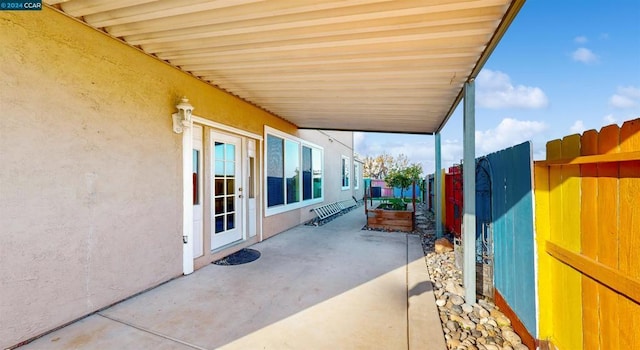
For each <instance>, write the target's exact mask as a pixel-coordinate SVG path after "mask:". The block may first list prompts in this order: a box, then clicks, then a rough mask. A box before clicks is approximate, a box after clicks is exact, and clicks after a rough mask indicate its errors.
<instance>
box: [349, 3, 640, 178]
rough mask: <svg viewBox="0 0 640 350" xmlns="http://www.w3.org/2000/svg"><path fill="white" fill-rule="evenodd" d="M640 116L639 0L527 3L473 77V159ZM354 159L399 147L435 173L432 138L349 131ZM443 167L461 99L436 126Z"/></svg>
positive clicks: (458, 123)
mask: <svg viewBox="0 0 640 350" xmlns="http://www.w3.org/2000/svg"><path fill="white" fill-rule="evenodd" d="M638 117H640V1H638V0H615V1H607V0H582V1H578V0H562V1H552V0H529V1H527V2H526V3H525V5H524V6H523V8H522V9H521V10H520V13H519V14H518V16H517V17H516V19H515V20H514V22H513V23H512V24H511V26H510V27H509V30H508V31H507V33H506V34H505V36H504V37H503V38H502V40H501V42H500V44H499V45H498V47H497V48H496V50H495V51H494V52H493V54H492V55H491V58H490V59H489V60H488V61H487V63H486V64H485V66H484V68H483V70H482V72H481V73H480V75H479V76H478V78H477V79H476V130H477V131H476V155H477V156H480V155H483V154H488V153H491V152H494V151H497V150H500V149H503V148H506V147H509V146H512V145H515V144H518V143H521V142H524V141H528V140H530V141H532V142H533V147H534V158H535V159H543V158H544V147H545V144H546V142H547V141H549V140H553V139H557V138H561V137H563V136H565V135H569V134H573V133H581V132H583V131H584V130H588V129H600V128H601V127H603V126H605V125H609V124H613V123H617V124H619V125H621V124H622V122H624V121H626V120H630V119H635V118H638ZM355 146H356V152H357V153H358V154H360V155H362V156H366V155H371V156H374V155H377V154H381V153H382V152H384V151H386V152H387V153H390V154H392V155H397V154H400V153H404V154H405V155H407V156H408V157H409V159H410V160H411V161H412V162H419V163H422V164H423V169H424V170H425V173H431V172H433V169H434V157H435V155H434V138H433V136H424V135H403V136H402V137H398V135H397V134H394V135H388V134H375V133H356V135H355ZM442 148H443V149H442V158H443V166H444V167H448V166H450V165H451V164H453V163H458V162H459V161H460V159H461V158H462V104H461V105H460V106H458V109H457V110H456V112H455V113H454V115H453V116H452V117H451V119H450V120H449V122H448V123H447V125H446V126H445V128H444V129H443V130H442Z"/></svg>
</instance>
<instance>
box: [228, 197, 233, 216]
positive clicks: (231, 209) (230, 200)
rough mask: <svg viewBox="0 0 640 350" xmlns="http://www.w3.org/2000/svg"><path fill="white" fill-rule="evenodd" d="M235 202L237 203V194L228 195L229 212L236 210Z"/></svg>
mask: <svg viewBox="0 0 640 350" xmlns="http://www.w3.org/2000/svg"><path fill="white" fill-rule="evenodd" d="M234 203H235V196H229V197H227V213H228V212H230V211H234V210H235V208H234Z"/></svg>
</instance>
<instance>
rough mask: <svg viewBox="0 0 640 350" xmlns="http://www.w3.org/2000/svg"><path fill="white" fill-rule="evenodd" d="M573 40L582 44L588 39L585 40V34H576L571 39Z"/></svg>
mask: <svg viewBox="0 0 640 350" xmlns="http://www.w3.org/2000/svg"><path fill="white" fill-rule="evenodd" d="M573 41H574V42H576V43H578V44H584V43H586V42H587V41H589V40H587V37H586V36H582V35H581V36H577V37H575V39H573Z"/></svg>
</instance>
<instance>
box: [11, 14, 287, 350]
mask: <svg viewBox="0 0 640 350" xmlns="http://www.w3.org/2000/svg"><path fill="white" fill-rule="evenodd" d="M181 96H187V97H188V98H189V99H190V102H191V103H192V104H193V105H194V106H195V108H196V109H195V114H197V115H198V116H201V117H205V118H209V119H212V120H214V121H216V122H218V123H222V124H228V125H232V126H234V127H236V128H240V129H244V130H247V131H250V132H253V133H256V134H260V135H262V134H263V130H264V125H265V124H268V125H270V126H271V127H274V128H277V129H280V130H282V131H284V132H288V133H291V134H295V133H296V128H295V126H293V125H292V124H290V123H288V122H286V121H284V120H282V119H280V118H277V117H275V116H273V115H271V114H269V113H267V112H265V111H264V110H261V109H259V108H257V107H255V106H253V105H251V104H248V103H245V102H244V101H242V100H240V99H238V98H236V97H234V96H232V95H229V94H227V93H225V92H223V91H220V90H219V89H216V88H214V87H212V86H210V85H207V84H205V83H203V82H201V81H199V80H197V79H195V78H194V77H192V76H190V75H188V74H186V73H183V72H181V71H179V70H177V69H175V68H172V67H170V66H169V65H167V64H165V63H163V62H161V61H159V60H157V59H155V58H152V57H150V56H147V55H145V54H142V53H141V52H140V51H138V50H136V49H134V48H131V47H129V46H127V45H125V44H122V43H120V42H118V41H117V40H115V39H112V38H108V37H107V36H105V35H104V34H103V33H100V32H98V31H96V30H93V29H91V28H89V27H87V26H85V25H83V24H81V23H79V22H76V21H74V20H72V19H70V18H68V17H66V16H64V15H62V14H60V13H58V12H56V11H54V10H51V9H49V8H44V9H43V10H42V11H39V12H0V119H1V120H2V122H1V123H0V150H1V152H2V154H1V157H0V158H1V159H2V167H0V183H1V186H0V197H1V198H2V201H1V202H0V213H1V215H0V227H2V230H1V232H0V239H1V240H2V244H1V245H0V315H1V317H0V348H4V347H6V346H11V345H14V344H16V343H18V342H20V341H23V340H25V339H28V338H30V337H33V336H35V335H38V334H41V333H42V332H44V331H47V330H49V329H52V328H54V327H57V326H59V325H61V324H64V323H66V322H68V321H71V320H73V319H76V318H78V317H80V316H82V315H85V314H87V313H90V312H93V311H95V310H97V309H99V308H101V307H103V306H106V305H109V304H111V303H113V302H115V301H118V300H121V299H123V298H125V297H127V296H130V295H132V294H134V293H136V292H139V291H141V290H144V289H146V288H149V287H152V286H155V285H157V284H159V283H161V282H163V281H166V280H168V279H170V278H172V277H175V276H178V275H180V274H181V271H182V242H181V237H182V233H181V230H182V226H181V225H182V207H181V205H182V202H181V196H182V188H181V184H182V180H181V176H182V173H181V171H182V170H181V169H182V163H181V137H182V136H181V135H177V134H174V133H173V131H172V123H171V117H170V116H171V114H172V113H174V112H175V107H174V106H175V104H176V103H177V101H178V100H179V98H180V97H181Z"/></svg>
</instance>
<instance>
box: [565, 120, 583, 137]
mask: <svg viewBox="0 0 640 350" xmlns="http://www.w3.org/2000/svg"><path fill="white" fill-rule="evenodd" d="M585 130H587V128H586V127H585V126H584V122H583V121H582V120H576V121H575V122H574V123H573V125H571V127H570V128H569V132H571V133H572V134H582V132H583V131H585Z"/></svg>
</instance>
